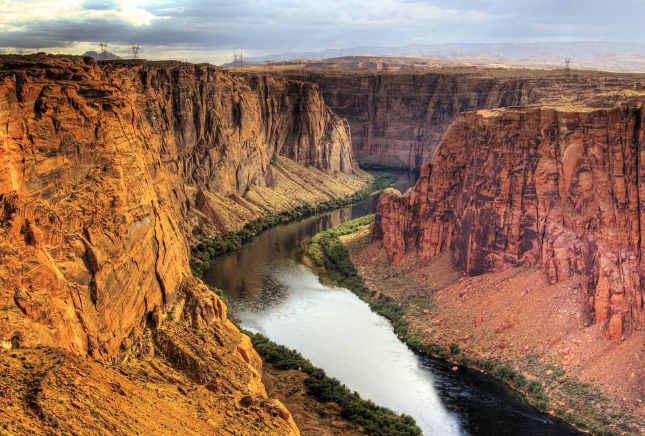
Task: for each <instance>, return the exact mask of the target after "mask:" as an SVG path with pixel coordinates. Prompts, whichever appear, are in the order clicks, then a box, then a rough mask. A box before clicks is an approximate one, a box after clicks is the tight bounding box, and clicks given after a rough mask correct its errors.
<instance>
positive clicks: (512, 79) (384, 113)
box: [283, 60, 645, 169]
mask: <svg viewBox="0 0 645 436" xmlns="http://www.w3.org/2000/svg"><path fill="white" fill-rule="evenodd" d="M333 61H334V60H330V61H329V62H333ZM410 62H413V61H410ZM283 68H286V70H285V71H284V74H285V75H286V76H287V77H293V78H299V79H302V80H305V81H309V82H313V83H316V84H317V85H318V86H320V89H321V90H322V91H323V95H324V98H325V102H326V103H327V104H328V105H329V106H330V107H331V108H332V109H333V110H334V112H336V113H338V114H339V115H340V116H341V117H343V118H346V119H347V120H348V122H349V124H350V125H351V131H352V143H353V147H354V152H355V154H356V157H357V159H358V161H359V162H360V164H361V165H363V166H385V167H403V168H410V169H420V168H421V167H422V166H423V165H425V164H427V163H429V162H430V160H431V159H432V155H433V153H434V150H435V149H436V147H437V145H438V144H439V141H440V140H441V138H442V136H443V135H444V133H445V132H446V130H447V129H448V127H449V126H450V124H451V123H452V122H453V121H454V120H455V119H456V118H457V116H458V115H459V114H460V113H462V112H466V111H472V110H481V109H497V108H502V107H511V106H525V105H531V104H551V103H557V104H563V103H566V104H568V103H576V104H579V103H585V104H587V105H592V106H596V105H599V104H606V103H612V102H613V101H615V100H616V95H615V93H616V92H619V91H621V90H630V91H634V90H638V91H643V90H644V89H645V85H644V83H645V76H643V75H627V74H612V73H603V72H584V71H577V72H576V73H575V74H571V75H566V74H565V73H564V72H563V71H558V70H554V71H539V70H504V69H497V70H496V69H484V68H435V69H430V68H425V69H421V70H417V71H406V70H403V69H402V70H401V71H382V72H370V71H352V70H351V66H347V65H342V64H341V65H340V66H338V68H334V66H333V64H332V65H326V64H325V62H324V61H317V62H312V63H311V64H310V65H307V68H306V69H305V70H289V66H288V65H287V66H284V67H283ZM410 69H413V67H412V66H411V67H410Z"/></svg>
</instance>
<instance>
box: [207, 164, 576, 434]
mask: <svg viewBox="0 0 645 436" xmlns="http://www.w3.org/2000/svg"><path fill="white" fill-rule="evenodd" d="M414 180H415V178H414V175H412V174H403V175H401V177H400V178H399V180H398V181H397V183H396V184H395V186H396V187H397V188H399V189H401V190H405V189H407V188H408V187H409V186H411V185H412V184H413V183H414ZM376 201H377V196H372V197H370V198H368V199H366V200H364V201H362V202H360V203H357V204H355V205H352V206H348V207H345V208H343V209H340V210H336V211H333V212H329V213H324V214H321V215H316V216H313V217H310V218H307V219H304V220H302V221H298V222H294V223H290V224H286V225H281V226H277V227H274V228H272V229H270V230H267V231H265V232H264V233H262V234H260V235H259V236H257V237H256V238H254V239H253V240H252V241H250V242H249V243H247V244H246V245H244V246H243V247H242V248H241V249H240V250H238V251H236V252H233V253H230V254H228V255H225V256H222V257H220V258H218V259H217V260H216V261H215V262H214V264H213V265H212V267H211V269H210V270H209V271H208V273H207V274H206V276H205V277H204V280H205V281H206V282H207V283H208V284H210V285H213V286H216V287H218V288H221V289H224V290H225V292H226V296H227V298H228V305H229V310H230V314H231V315H232V317H233V318H235V319H236V320H238V322H239V323H240V325H241V326H242V327H243V328H245V329H247V330H250V331H254V332H260V333H262V334H264V335H265V336H267V337H268V338H270V339H271V340H273V341H275V342H277V343H279V344H282V345H285V346H287V347H289V348H293V349H295V350H297V351H299V352H300V353H301V354H302V355H303V356H304V357H306V358H307V359H309V360H310V361H311V362H312V363H313V364H314V365H315V366H318V367H320V368H322V369H324V370H325V371H326V372H327V374H328V375H330V376H333V377H336V378H338V379H339V380H340V381H341V382H342V383H344V384H345V385H346V386H347V387H349V388H350V389H351V390H353V391H357V392H358V393H360V394H361V396H362V397H364V398H369V399H371V400H373V401H374V402H375V403H377V404H379V405H382V406H386V407H388V408H390V409H392V410H395V411H397V412H400V413H406V414H408V415H410V416H412V417H414V418H415V420H416V421H417V424H418V425H419V427H421V429H422V430H423V434H424V436H430V435H433V436H462V435H463V436H570V435H571V436H572V435H580V434H581V433H579V432H577V431H575V430H574V429H572V428H571V427H569V426H567V425H566V424H564V423H562V422H560V421H558V420H555V419H553V418H551V417H550V416H549V415H546V414H543V413H540V412H538V411H537V410H535V409H534V408H532V407H531V406H529V405H528V404H527V403H526V401H525V400H524V399H523V398H522V397H521V396H520V395H519V394H517V393H516V392H515V391H513V390H512V389H510V388H509V387H508V386H507V385H506V384H504V383H501V382H498V381H496V380H494V379H492V378H491V377H489V376H487V375H484V374H481V373H479V372H477V371H473V370H468V369H459V370H458V371H452V369H451V368H450V367H449V366H448V365H447V364H445V363H444V362H442V361H440V360H437V359H432V358H427V357H423V356H419V355H417V354H415V353H413V352H412V351H411V350H410V349H409V348H408V347H407V346H406V345H405V344H403V343H402V342H400V341H399V340H398V339H397V337H396V335H395V334H394V332H393V330H392V327H391V325H390V324H389V322H388V321H387V320H386V319H385V318H383V317H381V316H379V315H377V314H375V313H373V312H372V311H371V310H370V308H369V306H368V305H367V304H366V303H365V302H363V301H362V300H360V299H359V298H358V297H357V296H356V295H354V294H353V293H352V292H350V291H348V290H347V289H343V288H337V287H333V286H327V285H323V284H321V283H320V282H319V281H318V276H317V275H316V274H315V273H314V272H313V271H312V270H310V269H309V268H307V267H306V266H305V265H303V264H302V263H301V262H300V260H301V258H302V253H303V250H304V247H305V246H306V244H307V242H308V241H309V239H310V238H311V237H312V236H313V235H315V234H317V233H319V232H321V231H324V230H327V229H329V228H331V227H335V226H337V225H339V224H342V223H343V222H346V221H349V220H351V219H354V218H358V217H361V216H364V215H367V214H370V213H373V212H374V210H375V207H376Z"/></svg>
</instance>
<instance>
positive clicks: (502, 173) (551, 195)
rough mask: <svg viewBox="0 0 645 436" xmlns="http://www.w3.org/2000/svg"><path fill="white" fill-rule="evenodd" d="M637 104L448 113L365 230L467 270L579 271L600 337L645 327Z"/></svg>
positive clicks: (400, 248) (393, 246)
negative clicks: (435, 141)
mask: <svg viewBox="0 0 645 436" xmlns="http://www.w3.org/2000/svg"><path fill="white" fill-rule="evenodd" d="M643 116H644V111H643V108H642V105H640V104H639V105H635V104H629V105H624V106H621V107H616V108H613V109H605V110H591V109H585V108H580V109H576V108H569V109H548V108H543V109H539V108H524V109H504V110H499V111H481V112H469V113H466V114H462V115H459V117H458V118H457V120H456V121H455V122H454V123H453V124H452V126H451V127H450V129H449V130H448V132H447V133H446V135H445V136H444V138H443V139H442V141H441V143H440V145H439V148H438V150H437V153H436V155H435V156H434V158H433V160H432V164H431V165H427V166H425V167H424V168H423V171H422V173H421V178H420V180H419V181H418V183H417V184H416V186H415V187H414V188H413V189H411V190H410V191H408V192H407V193H405V194H403V195H401V193H399V192H398V191H395V190H393V189H388V190H386V191H385V192H384V194H383V195H382V196H381V198H380V200H379V205H378V211H377V216H376V221H375V225H374V230H373V236H374V238H375V239H377V240H381V241H382V243H383V246H384V247H385V249H386V250H387V252H388V254H389V256H390V259H391V261H392V262H394V263H398V262H400V261H401V260H402V259H403V256H404V255H405V253H406V252H410V251H411V252H416V253H418V255H419V257H420V258H421V259H430V258H432V257H433V256H435V255H436V254H438V253H440V252H442V251H444V250H448V249H449V250H451V251H452V253H453V258H454V261H455V263H456V265H457V266H458V267H459V268H460V269H462V270H463V271H464V272H466V273H467V274H469V275H478V274H483V273H486V272H491V271H498V270H500V269H503V268H506V267H511V266H521V265H524V266H531V267H541V268H542V269H543V270H544V272H545V274H547V276H548V278H549V281H550V282H552V283H555V282H558V281H561V280H566V279H568V278H570V277H572V276H583V277H584V278H585V279H584V281H583V282H584V287H585V290H586V291H587V293H588V295H589V299H590V307H591V308H592V310H593V313H594V317H595V321H596V322H602V321H605V320H609V322H608V326H609V330H608V331H609V335H610V336H612V337H619V336H621V335H622V333H623V329H624V328H625V327H634V326H637V325H643V324H645V308H644V297H645V293H644V292H643V279H644V278H645V269H644V264H643V256H644V255H645V251H644V246H643V235H644V234H645V229H644V228H643V224H642V222H644V221H643V213H644V211H645V206H644V205H642V200H641V198H643V196H644V195H645V181H643V179H642V174H643V170H644V169H645V168H644V167H643V164H642V157H643V151H644V147H645V138H644V131H643Z"/></svg>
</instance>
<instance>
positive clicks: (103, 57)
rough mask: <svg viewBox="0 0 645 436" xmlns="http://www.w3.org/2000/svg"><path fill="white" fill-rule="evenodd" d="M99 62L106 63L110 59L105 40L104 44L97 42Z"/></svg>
mask: <svg viewBox="0 0 645 436" xmlns="http://www.w3.org/2000/svg"><path fill="white" fill-rule="evenodd" d="M99 49H100V52H99V60H100V61H107V60H109V58H110V55H109V53H108V42H107V40H106V41H105V42H103V41H101V42H99Z"/></svg>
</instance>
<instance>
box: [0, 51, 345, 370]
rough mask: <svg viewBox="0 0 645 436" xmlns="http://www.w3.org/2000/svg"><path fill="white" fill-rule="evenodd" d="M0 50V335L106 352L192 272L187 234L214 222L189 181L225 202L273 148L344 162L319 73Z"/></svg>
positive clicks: (254, 180)
mask: <svg viewBox="0 0 645 436" xmlns="http://www.w3.org/2000/svg"><path fill="white" fill-rule="evenodd" d="M0 62H1V65H0V306H2V307H3V308H4V309H3V315H2V316H3V320H2V322H1V323H0V336H2V339H3V340H5V339H6V340H11V338H14V337H15V338H20V342H21V343H22V344H23V346H33V345H51V346H57V347H62V348H64V349H67V350H71V351H73V352H76V353H80V354H89V355H91V356H93V357H96V358H99V357H103V358H109V357H111V356H114V355H115V354H116V353H117V352H118V350H119V346H120V344H121V342H122V340H123V338H124V337H126V336H127V335H128V334H129V333H130V332H131V331H132V330H133V329H134V328H135V326H137V325H139V324H140V322H141V320H142V319H145V318H146V317H147V316H148V314H154V313H158V311H159V308H160V307H165V306H167V305H169V304H171V303H172V302H173V301H174V299H175V296H176V295H177V292H178V291H179V289H180V286H181V283H182V282H183V280H184V279H185V278H186V277H188V276H189V275H190V270H189V266H188V256H189V251H188V243H187V236H189V235H192V234H194V233H195V232H198V231H199V228H195V226H201V225H204V224H206V225H213V226H214V227H216V224H217V223H213V222H211V221H210V220H209V219H208V217H207V216H206V215H204V213H203V212H201V211H200V210H198V208H196V207H195V205H196V204H197V203H200V198H198V193H201V197H202V200H203V198H206V197H209V196H211V197H212V196H219V198H224V199H226V200H227V201H230V202H232V203H235V199H236V198H242V197H244V196H245V195H246V193H247V192H249V191H250V190H251V188H253V187H266V186H267V185H269V184H270V183H272V180H273V177H271V160H272V158H273V157H274V155H275V156H278V155H281V156H285V157H288V158H290V159H292V160H293V161H295V162H296V163H299V164H302V165H310V166H312V167H315V168H319V169H321V170H323V171H325V172H327V173H334V172H341V173H347V172H352V171H353V169H352V167H353V165H354V161H353V156H352V153H351V149H350V144H349V130H348V127H347V125H346V123H345V122H344V121H343V120H341V119H340V118H338V117H337V116H336V115H335V114H334V113H333V112H331V111H330V110H329V109H328V108H327V107H326V106H325V105H324V103H323V100H322V98H321V96H320V93H319V92H318V89H317V87H316V86H315V85H311V84H305V83H301V82H295V81H289V80H285V79H280V78H273V77H266V76H249V77H235V76H232V75H230V74H228V73H226V72H224V71H223V70H221V69H220V68H218V67H214V66H210V65H192V64H184V63H178V62H169V63H146V62H110V63H105V64H97V63H96V61H94V60H92V59H89V58H85V59H84V58H70V57H55V56H45V55H35V56H28V57H19V56H5V57H4V58H3V59H2V60H1V61H0ZM296 163H294V165H297V164H296ZM201 203H204V201H202V202H201ZM193 214H199V215H200V218H201V221H196V220H192V219H190V217H191V216H192V215H193ZM256 214H257V211H256ZM196 310H197V309H196ZM210 310H211V309H208V308H207V306H203V307H202V308H201V309H199V310H198V312H203V311H207V312H208V311H210ZM217 313H219V309H218V312H217ZM202 316H203V314H202Z"/></svg>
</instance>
